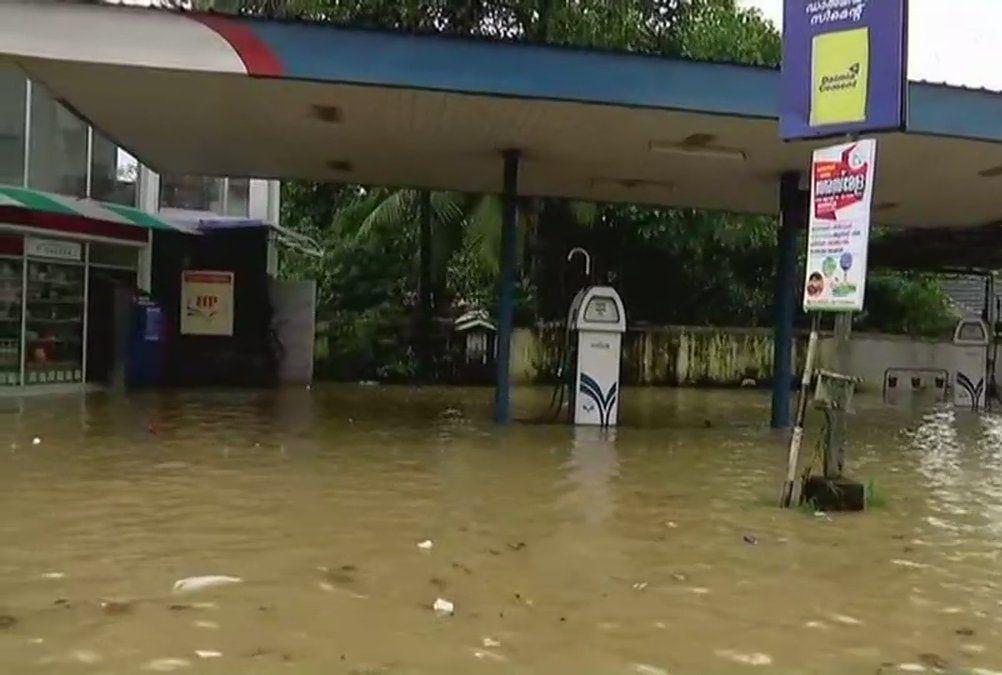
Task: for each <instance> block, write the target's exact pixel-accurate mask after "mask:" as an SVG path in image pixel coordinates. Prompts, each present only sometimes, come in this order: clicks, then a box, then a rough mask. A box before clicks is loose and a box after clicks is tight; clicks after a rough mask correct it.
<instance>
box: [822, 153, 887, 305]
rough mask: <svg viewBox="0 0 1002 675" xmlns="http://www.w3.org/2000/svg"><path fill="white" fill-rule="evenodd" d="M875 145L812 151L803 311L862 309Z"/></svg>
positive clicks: (864, 291)
mask: <svg viewBox="0 0 1002 675" xmlns="http://www.w3.org/2000/svg"><path fill="white" fill-rule="evenodd" d="M876 163H877V142H876V141H875V140H872V139H870V140H861V141H855V142H853V143H844V144H842V145H835V146H832V147H830V148H820V149H818V150H815V151H814V159H813V161H812V162H811V202H810V209H811V211H810V217H809V220H808V223H809V224H808V232H807V266H806V274H805V277H806V278H805V280H804V310H806V311H822V312H825V311H827V312H849V311H859V310H861V309H863V296H864V295H865V293H866V257H867V256H866V254H867V250H868V247H869V242H870V205H871V203H872V201H873V177H874V170H875V168H876Z"/></svg>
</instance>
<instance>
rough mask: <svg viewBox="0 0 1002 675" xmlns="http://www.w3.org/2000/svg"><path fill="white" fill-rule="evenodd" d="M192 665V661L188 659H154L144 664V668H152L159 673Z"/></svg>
mask: <svg viewBox="0 0 1002 675" xmlns="http://www.w3.org/2000/svg"><path fill="white" fill-rule="evenodd" d="M190 665H191V661H189V660H188V659H172V658H167V659H153V660H152V661H148V662H147V663H146V664H145V665H144V666H143V670H152V671H155V672H158V673H169V672H170V671H172V670H179V669H181V668H187V667H188V666H190Z"/></svg>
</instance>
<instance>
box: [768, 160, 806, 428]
mask: <svg viewBox="0 0 1002 675" xmlns="http://www.w3.org/2000/svg"><path fill="white" fill-rule="evenodd" d="M799 183H800V174H799V173H796V172H789V173H784V174H783V176H782V178H781V179H780V188H779V213H780V215H779V233H778V237H777V238H778V244H779V246H778V248H779V256H778V260H777V263H776V289H775V300H774V303H775V305H774V311H775V333H774V336H773V370H772V372H773V376H772V427H773V428H774V429H785V428H787V427H789V426H790V413H791V410H790V400H791V389H792V384H793V322H794V319H795V318H796V312H797V304H796V300H797V291H798V290H799V288H800V285H799V284H798V282H797V252H798V248H799V247H798V243H799V240H800V236H799V235H800V231H801V230H802V229H804V226H805V224H806V217H807V199H806V198H805V194H804V193H803V192H802V191H801V190H800V185H799Z"/></svg>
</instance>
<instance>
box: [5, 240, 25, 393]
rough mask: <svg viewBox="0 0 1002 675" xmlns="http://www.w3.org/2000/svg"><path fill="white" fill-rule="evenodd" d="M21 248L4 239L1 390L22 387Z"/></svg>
mask: <svg viewBox="0 0 1002 675" xmlns="http://www.w3.org/2000/svg"><path fill="white" fill-rule="evenodd" d="M21 245H22V244H21V238H20V237H17V236H10V235H0V389H2V388H3V387H10V386H17V385H18V384H20V383H21V296H22V294H21V280H22V270H21V265H22V264H23V260H22V258H21Z"/></svg>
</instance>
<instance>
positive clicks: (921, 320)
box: [856, 272, 956, 337]
mask: <svg viewBox="0 0 1002 675" xmlns="http://www.w3.org/2000/svg"><path fill="white" fill-rule="evenodd" d="M955 323H956V317H955V316H954V313H953V311H952V310H951V309H950V305H949V302H948V299H947V296H946V294H945V293H944V292H943V289H942V288H941V286H940V284H939V281H938V280H937V279H936V278H935V277H931V276H928V275H923V274H917V273H916V274H912V273H907V272H897V273H893V274H891V273H885V274H873V275H871V276H870V278H869V279H868V280H867V288H866V307H865V311H864V312H863V313H862V315H861V316H860V317H859V319H858V321H857V322H856V325H857V327H858V328H859V329H861V330H876V331H881V332H884V333H896V334H901V335H912V336H915V337H947V336H949V335H951V334H952V333H953V328H954V325H955Z"/></svg>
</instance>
